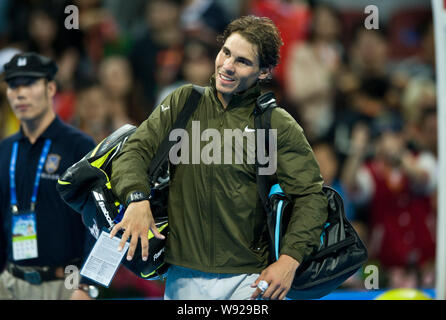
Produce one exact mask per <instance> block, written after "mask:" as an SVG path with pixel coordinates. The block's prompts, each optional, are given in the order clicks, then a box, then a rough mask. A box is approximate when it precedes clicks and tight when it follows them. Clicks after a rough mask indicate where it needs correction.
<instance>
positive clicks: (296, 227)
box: [271, 108, 328, 263]
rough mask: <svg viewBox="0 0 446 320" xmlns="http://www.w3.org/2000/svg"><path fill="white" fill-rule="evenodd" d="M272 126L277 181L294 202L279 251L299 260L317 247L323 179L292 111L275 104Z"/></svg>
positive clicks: (323, 207)
mask: <svg viewBox="0 0 446 320" xmlns="http://www.w3.org/2000/svg"><path fill="white" fill-rule="evenodd" d="M271 127H272V128H277V172H276V173H277V179H278V183H279V184H280V186H281V187H282V190H283V191H284V192H285V193H286V194H288V195H290V196H291V197H292V199H293V202H294V203H293V210H292V214H291V218H290V222H289V224H288V228H287V230H286V233H285V235H284V238H283V239H282V247H281V250H280V254H286V255H289V256H291V257H293V258H294V259H296V260H297V261H298V262H299V263H301V262H302V261H303V260H304V259H305V258H306V257H307V256H308V255H310V254H311V253H312V251H313V250H314V249H316V248H317V247H318V245H319V239H320V234H321V232H322V228H323V224H324V222H325V221H326V219H327V214H328V213H327V199H326V197H325V195H324V193H323V191H322V186H323V179H322V176H321V174H320V169H319V164H318V163H317V161H316V158H315V157H314V153H313V151H312V149H311V147H310V145H309V143H308V141H307V139H306V138H305V136H304V133H303V130H302V128H301V127H300V126H299V125H298V124H297V122H296V121H295V120H294V119H293V118H292V117H291V115H289V114H288V113H287V112H286V111H285V110H283V109H280V108H276V109H275V110H274V112H273V113H272V115H271Z"/></svg>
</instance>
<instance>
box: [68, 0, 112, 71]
mask: <svg viewBox="0 0 446 320" xmlns="http://www.w3.org/2000/svg"><path fill="white" fill-rule="evenodd" d="M74 4H75V5H76V6H77V7H78V9H79V27H80V28H81V31H82V33H83V34H84V46H85V49H86V51H87V55H88V57H89V58H90V60H91V62H92V64H93V66H92V67H93V70H92V71H93V72H95V71H96V70H97V66H98V64H99V63H100V60H101V59H102V58H103V57H104V55H105V51H106V46H107V45H108V44H112V43H117V42H119V39H120V38H119V37H120V30H119V28H118V24H117V22H116V20H115V18H114V17H113V15H112V14H111V13H110V12H109V11H108V10H107V9H106V8H104V7H103V6H102V3H101V0H74Z"/></svg>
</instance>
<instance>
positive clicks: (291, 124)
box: [111, 79, 327, 273]
mask: <svg viewBox="0 0 446 320" xmlns="http://www.w3.org/2000/svg"><path fill="white" fill-rule="evenodd" d="M192 90H193V86H192V85H185V86H182V87H180V88H179V89H177V90H175V91H174V92H173V93H171V94H170V95H169V96H168V97H167V98H166V99H165V100H164V101H163V102H162V103H161V105H160V106H158V107H157V108H156V109H155V110H154V111H153V113H152V114H151V115H150V116H149V118H148V119H147V120H145V121H144V122H143V123H142V124H141V125H140V126H139V127H138V129H137V130H136V131H135V133H134V134H133V135H132V136H131V137H130V139H129V140H128V141H127V142H126V144H125V146H124V148H123V150H122V152H121V153H120V155H119V156H118V157H117V158H116V159H115V160H114V161H113V167H112V175H111V185H112V188H113V191H114V193H115V195H116V196H117V197H118V198H119V199H120V200H121V202H123V203H125V201H126V200H127V197H128V196H129V194H130V193H132V192H135V191H143V192H145V193H147V194H148V193H150V188H149V182H148V176H147V171H148V166H149V164H150V161H151V159H152V158H153V156H154V154H155V152H156V150H157V147H158V146H159V145H160V143H161V141H162V140H163V138H164V137H165V136H166V135H167V134H169V132H170V130H171V127H172V125H173V123H174V122H175V120H176V118H177V116H178V114H179V112H180V111H181V109H182V107H183V106H184V104H185V101H186V99H187V97H188V96H189V94H190V93H191V91H192ZM259 95H260V89H259V87H258V85H255V86H253V87H251V88H250V89H248V90H246V91H245V92H243V93H241V94H235V95H234V96H233V97H232V99H231V101H230V103H229V105H228V106H227V107H226V108H224V107H223V105H222V104H221V102H220V101H219V100H218V98H217V95H216V89H215V80H214V79H212V82H211V86H209V87H206V88H205V92H204V94H203V96H202V98H201V99H200V101H199V105H198V108H197V110H196V111H195V113H194V114H193V116H192V117H191V119H190V120H189V122H188V125H187V126H186V131H187V133H188V136H189V138H190V140H191V141H190V143H189V147H190V148H189V150H191V151H190V154H192V153H193V152H192V151H193V148H197V146H198V145H200V150H201V152H202V153H206V152H205V151H204V150H207V149H206V145H208V144H209V141H211V140H212V138H209V141H208V140H206V139H205V138H204V136H205V135H203V137H201V139H200V136H198V138H197V136H196V135H195V138H194V139H195V140H194V141H192V139H193V134H192V121H199V122H195V127H197V123H198V124H199V128H200V133H203V131H205V130H206V129H216V130H218V132H219V133H220V135H221V137H222V138H221V161H220V163H219V162H218V161H214V163H210V164H206V163H209V162H206V163H205V161H203V159H202V157H201V158H200V159H199V161H198V163H197V159H195V162H193V161H191V160H192V155H190V156H189V160H190V161H188V164H187V163H186V162H187V161H183V162H182V163H179V164H177V165H176V167H175V174H174V175H173V176H172V177H171V181H170V190H169V203H168V215H169V235H168V237H167V244H166V257H165V261H166V262H167V263H170V264H174V265H179V266H183V267H187V268H192V269H196V270H200V271H204V272H212V273H259V272H261V271H262V270H263V269H264V268H265V267H266V266H267V265H268V258H269V248H268V235H267V224H266V214H265V212H264V210H263V207H262V203H261V200H260V197H259V195H258V190H257V183H256V171H255V170H256V168H255V165H254V164H252V163H250V161H248V158H247V149H248V147H247V144H246V143H245V144H244V145H243V162H242V163H240V161H239V162H236V161H235V156H234V157H232V161H230V162H231V164H228V163H227V162H225V161H223V159H224V157H225V156H224V143H223V137H224V132H225V131H224V130H225V129H233V130H234V129H239V130H241V131H249V130H250V129H251V128H254V114H253V110H254V106H255V102H256V99H257V97H258V96H259ZM271 128H272V129H277V171H276V177H277V179H278V182H279V184H280V186H281V187H282V189H283V191H284V192H285V193H287V194H288V195H290V196H292V198H293V200H294V207H293V213H292V217H291V220H290V223H289V227H288V230H287V232H286V234H285V236H284V238H283V242H282V243H283V246H282V248H281V251H280V254H286V255H289V256H291V257H293V258H294V259H296V260H297V261H299V262H302V260H303V259H304V258H305V257H307V256H308V255H309V254H310V253H311V252H312V251H313V249H315V248H317V246H318V245H319V237H320V234H321V232H322V227H323V224H324V222H325V220H326V218H327V209H326V208H327V202H326V198H325V196H324V194H323V193H322V184H323V180H322V177H321V175H320V170H319V166H318V163H317V162H316V160H315V157H314V154H313V152H312V150H311V148H310V145H309V144H308V142H307V140H306V138H305V136H304V134H303V130H302V128H301V127H300V126H299V125H298V124H297V123H296V121H295V120H294V119H293V118H292V117H291V116H290V115H289V114H288V113H287V112H286V111H285V110H283V109H281V108H275V109H274V110H273V112H272V115H271ZM208 131H209V130H208ZM214 132H215V130H214ZM205 133H206V132H205ZM185 137H186V135H185ZM185 139H186V138H185ZM200 140H205V141H200ZM185 141H186V140H185ZM198 141H199V142H198ZM183 143H184V142H183ZM194 143H195V145H194ZM196 143H198V144H196ZM217 145H218V144H217ZM182 147H183V145H182ZM195 150H197V149H195ZM181 152H183V150H182V151H181ZM232 152H233V153H235V146H234V147H233V148H232ZM209 154H210V155H212V153H209Z"/></svg>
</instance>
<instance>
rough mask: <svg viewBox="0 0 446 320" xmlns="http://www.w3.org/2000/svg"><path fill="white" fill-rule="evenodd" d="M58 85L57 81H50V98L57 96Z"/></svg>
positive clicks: (48, 85)
mask: <svg viewBox="0 0 446 320" xmlns="http://www.w3.org/2000/svg"><path fill="white" fill-rule="evenodd" d="M56 91H57V84H56V81H48V83H47V93H48V96H49V97H50V98H52V97H54V96H55V95H56Z"/></svg>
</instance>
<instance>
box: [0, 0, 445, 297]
mask: <svg viewBox="0 0 446 320" xmlns="http://www.w3.org/2000/svg"><path fill="white" fill-rule="evenodd" d="M344 2H345V1H344ZM330 3H334V2H333V1H316V0H313V1H310V0H308V1H305V0H244V1H242V0H241V1H237V0H231V1H229V0H132V1H123V0H102V1H101V0H73V1H64V0H59V1H58V0H14V1H12V0H2V1H1V4H0V65H1V66H0V72H1V71H2V65H3V63H5V62H7V61H8V60H9V59H10V57H11V56H12V55H13V54H14V53H15V52H18V51H35V52H38V53H40V54H43V55H46V56H48V57H51V58H53V59H54V60H55V61H56V62H57V64H58V66H59V72H58V74H57V75H56V81H57V84H58V93H57V95H56V98H55V108H56V112H57V114H58V115H59V117H60V118H61V119H62V120H63V121H65V122H67V123H71V124H72V125H74V126H76V127H78V128H80V129H81V130H83V131H84V132H86V133H88V134H90V135H91V136H92V137H94V139H95V140H96V142H100V141H101V140H102V139H103V138H104V137H106V136H107V135H109V134H110V133H111V132H113V131H114V130H115V129H117V128H119V127H120V126H121V125H123V124H125V123H132V124H135V125H138V124H139V123H141V122H142V121H143V120H144V119H146V118H147V116H148V115H149V114H150V113H151V112H152V110H153V109H154V108H156V106H157V105H158V104H159V102H160V101H161V100H162V99H163V98H164V97H165V96H166V95H167V94H168V93H169V92H170V91H171V90H173V89H175V88H177V87H178V86H180V85H182V84H184V83H194V84H198V85H207V84H208V83H209V78H210V76H211V74H212V73H213V72H214V59H215V55H216V53H217V52H218V50H219V47H218V46H217V42H216V36H217V35H218V34H220V33H221V32H222V31H223V30H224V28H225V26H226V25H227V23H228V22H230V21H231V20H232V19H233V18H235V17H238V16H242V15H246V14H254V15H258V16H267V17H269V18H271V19H272V20H273V21H274V22H275V23H276V25H277V26H278V27H279V30H280V31H281V35H282V38H283V41H284V43H285V45H284V46H283V48H282V50H281V57H282V60H281V63H280V65H279V66H278V67H277V68H276V70H275V73H274V77H273V79H272V81H270V82H268V83H266V84H264V90H272V91H274V92H275V93H276V97H277V99H278V100H279V104H280V106H282V107H283V108H285V109H286V110H287V111H288V112H289V113H290V114H291V115H292V116H293V117H295V119H296V120H297V121H298V123H299V124H300V125H301V126H302V127H303V129H304V131H305V134H306V137H307V138H308V140H309V142H310V144H311V146H312V147H313V149H314V151H315V154H316V157H317V160H318V162H319V164H320V167H321V172H322V175H323V177H324V180H325V183H326V184H327V185H330V186H332V187H334V188H335V189H336V190H338V191H339V192H340V193H341V195H342V196H343V198H344V201H345V208H346V213H347V216H348V218H349V219H350V220H351V221H352V222H353V224H354V226H355V228H356V230H357V231H358V232H359V234H360V236H361V237H362V239H363V240H364V242H365V243H366V245H367V247H368V249H369V254H370V259H369V262H368V264H374V265H376V266H378V267H379V272H380V274H379V282H380V283H379V286H380V288H384V287H389V288H392V287H423V288H432V287H433V286H434V271H435V269H434V262H435V238H436V235H435V228H436V222H435V219H436V203H437V202H436V186H437V129H436V128H437V112H436V92H435V50H434V35H433V25H432V14H431V11H430V7H429V6H426V5H425V2H423V1H421V2H420V3H424V4H423V5H420V6H416V7H405V6H404V5H402V7H401V8H399V9H398V10H396V11H394V12H393V13H392V15H391V17H390V18H389V19H387V21H385V22H382V21H380V23H379V29H370V30H368V29H366V28H365V27H364V20H365V18H366V17H367V15H366V14H365V13H364V8H361V9H358V10H351V9H348V10H347V9H346V8H343V7H336V6H333V5H331V4H330ZM401 3H402V4H404V2H403V1H402V2H401ZM427 3H428V4H429V2H427ZM70 4H73V5H76V6H77V8H78V9H79V20H80V29H79V30H75V29H70V30H68V29H66V28H65V27H64V22H65V18H66V17H67V13H65V12H64V9H65V7H66V6H67V5H70ZM378 6H379V4H378ZM0 87H1V88H0V89H1V90H0V139H2V138H4V137H6V136H8V135H10V134H12V133H13V132H15V131H16V130H17V129H18V126H19V124H18V122H17V120H16V119H15V118H14V115H13V114H12V112H11V111H10V109H9V106H8V104H7V101H6V98H5V96H4V92H5V90H4V89H5V88H4V83H3V82H2V83H1V84H0ZM366 276H367V275H365V274H363V273H360V274H358V275H356V276H354V277H352V278H351V279H349V281H348V282H347V283H346V284H345V285H344V287H346V288H355V289H364V277H366ZM113 290H115V291H113ZM108 292H109V293H108V294H109V295H110V297H113V294H115V295H116V296H119V297H123V295H125V294H128V295H129V296H132V297H135V296H142V297H146V298H147V297H149V298H150V297H160V296H162V283H161V282H153V281H143V280H139V279H137V278H136V277H134V276H132V275H131V274H130V273H129V272H128V271H126V270H125V269H120V270H119V272H118V274H117V276H116V279H115V281H114V282H113V284H112V287H111V288H110V289H109V291H108ZM113 292H114V293H113Z"/></svg>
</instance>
